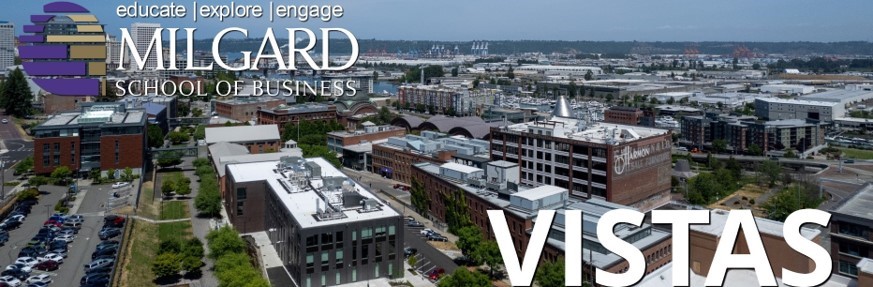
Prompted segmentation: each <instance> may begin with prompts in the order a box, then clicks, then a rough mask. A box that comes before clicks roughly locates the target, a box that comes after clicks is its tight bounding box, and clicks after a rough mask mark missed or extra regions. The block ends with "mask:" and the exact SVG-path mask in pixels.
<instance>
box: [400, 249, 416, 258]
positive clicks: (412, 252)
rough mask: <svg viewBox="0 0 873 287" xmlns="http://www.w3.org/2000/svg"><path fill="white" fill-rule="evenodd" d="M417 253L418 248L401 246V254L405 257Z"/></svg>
mask: <svg viewBox="0 0 873 287" xmlns="http://www.w3.org/2000/svg"><path fill="white" fill-rule="evenodd" d="M417 253H418V249H416V248H413V247H406V248H403V256H405V257H409V256H413V255H415V254H417Z"/></svg>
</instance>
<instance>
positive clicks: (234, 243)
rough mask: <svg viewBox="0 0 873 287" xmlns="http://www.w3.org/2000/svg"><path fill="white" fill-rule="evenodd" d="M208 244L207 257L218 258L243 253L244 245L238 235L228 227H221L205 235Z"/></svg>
mask: <svg viewBox="0 0 873 287" xmlns="http://www.w3.org/2000/svg"><path fill="white" fill-rule="evenodd" d="M206 241H207V242H208V244H209V251H210V252H209V256H211V257H212V258H220V257H222V256H224V255H226V254H229V253H243V252H245V250H246V243H245V241H243V240H242V238H240V237H239V233H237V232H236V230H233V229H231V228H230V227H223V228H219V229H216V230H213V231H210V232H209V234H207V235H206Z"/></svg>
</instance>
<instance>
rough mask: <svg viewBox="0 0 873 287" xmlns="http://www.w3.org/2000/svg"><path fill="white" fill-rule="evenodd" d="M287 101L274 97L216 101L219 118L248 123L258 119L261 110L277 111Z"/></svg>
mask: <svg viewBox="0 0 873 287" xmlns="http://www.w3.org/2000/svg"><path fill="white" fill-rule="evenodd" d="M284 104H285V100H284V99H281V98H272V97H264V98H262V97H238V98H233V99H231V100H227V101H216V102H215V112H216V113H218V115H219V116H222V117H225V118H229V119H233V120H237V121H240V122H248V121H251V120H252V119H257V118H258V111H259V110H261V109H275V108H277V107H279V106H280V105H284Z"/></svg>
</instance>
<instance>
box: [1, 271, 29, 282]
mask: <svg viewBox="0 0 873 287" xmlns="http://www.w3.org/2000/svg"><path fill="white" fill-rule="evenodd" d="M0 276H12V277H15V278H18V280H24V279H27V277H30V273H27V272H24V271H21V270H5V271H3V272H0Z"/></svg>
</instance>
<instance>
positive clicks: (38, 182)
mask: <svg viewBox="0 0 873 287" xmlns="http://www.w3.org/2000/svg"><path fill="white" fill-rule="evenodd" d="M48 183H49V178H47V177H45V176H41V175H37V176H32V177H30V178H29V179H28V180H27V184H29V185H30V186H33V187H39V186H42V185H46V184H48Z"/></svg>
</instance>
